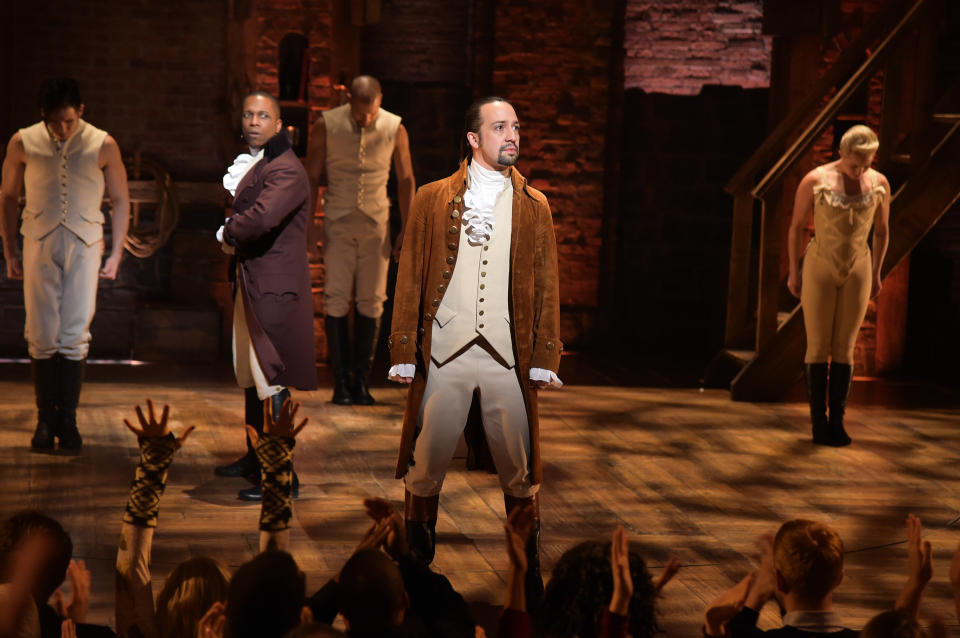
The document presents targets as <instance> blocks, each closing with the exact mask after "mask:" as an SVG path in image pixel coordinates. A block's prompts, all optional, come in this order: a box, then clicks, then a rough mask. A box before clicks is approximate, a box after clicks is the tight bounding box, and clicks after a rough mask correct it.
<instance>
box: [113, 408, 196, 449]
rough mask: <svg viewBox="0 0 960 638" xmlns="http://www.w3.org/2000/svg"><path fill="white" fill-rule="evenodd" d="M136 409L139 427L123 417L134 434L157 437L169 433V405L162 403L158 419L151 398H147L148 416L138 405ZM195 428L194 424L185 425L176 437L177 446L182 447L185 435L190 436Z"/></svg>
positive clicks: (185, 440)
mask: <svg viewBox="0 0 960 638" xmlns="http://www.w3.org/2000/svg"><path fill="white" fill-rule="evenodd" d="M136 409H137V420H138V421H139V422H140V427H137V426H135V425H133V424H132V423H130V421H129V420H128V419H124V420H123V424H124V425H126V426H127V429H129V430H130V431H131V432H133V433H134V434H136V435H137V438H140V439H157V438H160V437H163V436H167V435H168V434H170V429H169V427H167V417H168V416H169V415H170V406H169V405H167V404H164V406H163V412H161V414H160V420H159V421H158V420H157V417H156V414H155V413H154V409H153V401H152V400H151V399H147V413H148V414H149V415H150V416H149V418H146V417H144V416H143V410H142V409H141V408H140V406H139V405H138V406H137V408H136ZM195 429H196V426H194V425H190V426H187V429H186V430H184V431H183V434H181V435H180V436H179V437H177V447H183V444H184V443H186V442H187V437H188V436H190V433H191V432H193V431H194V430H195Z"/></svg>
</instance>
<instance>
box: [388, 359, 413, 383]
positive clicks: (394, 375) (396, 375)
mask: <svg viewBox="0 0 960 638" xmlns="http://www.w3.org/2000/svg"><path fill="white" fill-rule="evenodd" d="M416 372H417V366H416V364H413V363H398V364H397V365H395V366H392V367H391V368H390V372H388V373H387V378H388V379H390V380H391V381H396V382H398V383H400V382H401V379H412V378H413V375H414V374H416Z"/></svg>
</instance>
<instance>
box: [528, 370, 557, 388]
mask: <svg viewBox="0 0 960 638" xmlns="http://www.w3.org/2000/svg"><path fill="white" fill-rule="evenodd" d="M530 380H531V381H546V382H547V385H548V386H549V387H551V388H562V387H563V381H561V380H560V377H558V376H557V375H556V374H554V373H553V370H544V369H543V368H530Z"/></svg>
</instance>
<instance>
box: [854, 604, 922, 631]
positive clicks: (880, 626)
mask: <svg viewBox="0 0 960 638" xmlns="http://www.w3.org/2000/svg"><path fill="white" fill-rule="evenodd" d="M925 637H926V633H925V632H924V631H923V630H922V629H921V628H920V625H919V624H918V623H917V621H916V620H915V619H913V618H911V617H910V616H909V615H908V614H905V613H903V612H902V611H897V610H895V609H891V610H890V611H885V612H882V613H880V614H877V615H876V616H874V617H873V618H871V619H870V622H868V623H867V624H866V626H865V627H864V628H863V629H862V630H861V631H860V638H925Z"/></svg>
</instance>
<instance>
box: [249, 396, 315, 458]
mask: <svg viewBox="0 0 960 638" xmlns="http://www.w3.org/2000/svg"><path fill="white" fill-rule="evenodd" d="M299 409H300V404H299V403H294V402H293V399H287V400H286V401H284V402H283V406H282V407H281V408H280V414H278V415H274V414H273V401H271V400H269V399H267V400H266V401H264V402H263V431H264V433H265V434H270V435H272V436H285V437H287V438H291V439H294V438H296V436H297V435H298V434H300V431H301V430H303V428H305V427H307V421H309V420H310V419H308V418H304V419H303V420H302V421H300V423H299V425H296V426H295V425H294V423H295V422H296V418H297V411H298V410H299ZM274 417H276V420H274ZM247 435H248V436H249V437H250V442H251V443H252V444H253V445H254V447H256V445H257V441H259V440H260V435H259V434H258V433H257V431H256V430H255V429H254V428H253V426H251V425H247Z"/></svg>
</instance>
